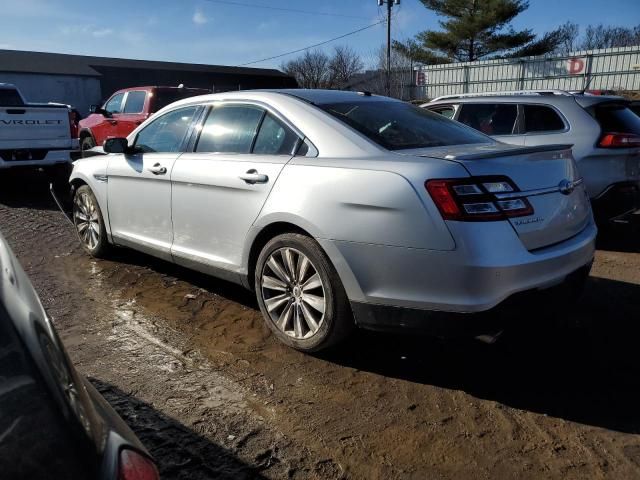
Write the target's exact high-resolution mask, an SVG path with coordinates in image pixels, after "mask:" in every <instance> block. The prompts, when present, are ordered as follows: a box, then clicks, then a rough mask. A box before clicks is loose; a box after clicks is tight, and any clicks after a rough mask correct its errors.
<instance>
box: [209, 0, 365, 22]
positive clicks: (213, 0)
mask: <svg viewBox="0 0 640 480" xmlns="http://www.w3.org/2000/svg"><path fill="white" fill-rule="evenodd" d="M207 1H208V2H211V3H222V4H225V5H236V6H238V7H250V8H264V9H267V10H278V11H281V12H292V13H302V14H305V15H323V16H326V17H343V18H359V19H363V18H365V17H358V16H355V15H344V14H341V13H329V12H312V11H310V10H298V9H296V8H284V7H273V6H271V5H258V4H256V3H244V2H232V1H230V0H207Z"/></svg>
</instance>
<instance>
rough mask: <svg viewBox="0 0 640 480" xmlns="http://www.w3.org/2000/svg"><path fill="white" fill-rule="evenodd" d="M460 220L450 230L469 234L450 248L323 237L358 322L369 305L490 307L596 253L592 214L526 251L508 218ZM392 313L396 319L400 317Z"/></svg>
mask: <svg viewBox="0 0 640 480" xmlns="http://www.w3.org/2000/svg"><path fill="white" fill-rule="evenodd" d="M456 223H457V224H458V225H457V226H456V227H455V228H459V229H461V230H465V232H464V235H461V233H462V232H452V233H454V237H455V238H461V239H471V240H472V241H470V242H468V243H466V244H465V243H462V242H458V245H457V248H456V250H453V251H435V250H423V249H411V248H399V247H389V246H379V245H367V244H358V243H353V242H338V241H333V242H331V241H326V240H324V241H321V242H320V243H321V244H323V242H324V243H326V242H331V243H332V245H330V246H329V247H330V248H326V247H325V250H326V251H328V252H331V250H332V248H331V247H335V248H336V249H337V251H339V253H340V255H341V256H342V259H339V260H338V261H337V262H336V261H335V260H334V265H336V269H337V270H338V273H339V274H340V276H341V278H347V281H346V282H345V281H343V283H344V284H345V289H346V291H347V295H348V296H349V299H350V300H351V302H354V303H355V309H354V310H355V313H356V321H357V323H358V324H365V323H367V322H368V321H369V320H368V319H370V318H379V317H380V314H375V315H373V317H371V316H369V315H368V314H366V313H365V314H364V315H362V314H359V312H362V311H364V309H365V308H364V305H367V306H370V307H371V308H374V307H383V308H382V310H385V309H389V308H391V309H393V308H401V309H414V310H419V311H423V312H424V311H444V312H458V313H471V312H481V311H485V310H489V309H491V308H493V307H495V306H496V305H498V304H499V303H501V302H502V301H503V300H505V299H506V298H508V297H510V296H512V295H514V294H516V293H518V292H524V291H528V290H537V289H546V288H549V287H552V286H555V285H558V284H561V283H563V282H564V281H565V280H566V278H567V277H568V276H569V275H570V274H572V273H573V272H576V271H578V270H580V269H581V268H583V267H585V265H590V264H591V262H592V260H593V256H594V251H595V237H596V233H597V229H596V227H595V224H594V223H593V221H591V222H590V223H589V224H588V226H587V227H586V228H585V229H584V230H582V231H581V232H580V233H579V234H577V235H575V236H574V237H572V238H570V239H568V240H565V241H563V242H561V243H558V244H556V245H552V246H549V247H545V248H541V249H538V250H535V251H527V250H526V249H525V248H524V247H523V245H522V242H520V241H519V239H518V237H517V236H516V235H515V233H514V231H513V229H512V228H511V226H510V225H508V224H507V223H506V222H491V224H489V223H468V222H467V223H463V222H456ZM330 256H331V255H330ZM347 268H348V272H346V271H345V270H346V269H347ZM343 272H344V275H343ZM351 279H355V282H354V281H350V280H351ZM354 284H357V285H354ZM378 311H379V309H378ZM386 311H387V313H390V312H392V311H393V310H386ZM387 318H388V319H389V322H391V323H394V322H396V320H395V319H396V318H397V317H396V316H395V314H391V315H389V316H388V317H387ZM376 323H379V322H376Z"/></svg>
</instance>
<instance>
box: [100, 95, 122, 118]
mask: <svg viewBox="0 0 640 480" xmlns="http://www.w3.org/2000/svg"><path fill="white" fill-rule="evenodd" d="M123 98H124V93H118V94H117V95H114V96H113V97H111V98H110V99H109V101H108V102H107V103H106V104H105V105H104V109H105V110H106V111H107V112H109V113H121V112H122V99H123Z"/></svg>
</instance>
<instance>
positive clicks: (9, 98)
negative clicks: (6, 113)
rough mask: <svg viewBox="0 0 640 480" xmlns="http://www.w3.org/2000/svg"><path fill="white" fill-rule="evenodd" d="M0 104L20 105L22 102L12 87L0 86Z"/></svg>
mask: <svg viewBox="0 0 640 480" xmlns="http://www.w3.org/2000/svg"><path fill="white" fill-rule="evenodd" d="M0 105H2V106H3V107H22V106H24V102H23V101H22V97H20V94H19V93H18V91H17V90H15V89H13V88H0Z"/></svg>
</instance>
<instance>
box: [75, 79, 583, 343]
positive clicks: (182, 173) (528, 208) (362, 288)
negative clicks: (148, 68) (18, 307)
mask: <svg viewBox="0 0 640 480" xmlns="http://www.w3.org/2000/svg"><path fill="white" fill-rule="evenodd" d="M103 149H104V152H105V153H107V155H102V156H95V157H91V158H85V159H82V160H79V161H77V162H76V163H75V165H74V169H73V173H72V175H71V179H70V181H71V184H72V187H73V192H74V193H73V194H74V201H73V221H74V224H75V227H76V229H77V233H78V237H79V239H80V241H81V243H82V246H83V247H84V249H85V250H86V251H87V252H88V253H89V254H90V255H93V256H98V257H101V256H105V255H107V254H108V252H109V250H110V248H111V246H112V245H121V246H126V247H131V248H133V249H136V250H139V251H142V252H146V253H149V254H151V255H155V256H157V257H160V258H163V259H165V260H168V261H170V262H175V263H177V264H180V265H184V266H187V267H190V268H193V269H196V270H200V271H202V272H206V273H209V274H211V275H215V276H217V277H219V278H222V279H226V280H229V281H232V282H236V283H239V284H241V285H244V286H245V287H247V288H250V289H253V290H255V293H256V296H257V299H258V303H259V305H260V309H261V311H262V313H263V315H264V318H265V321H266V323H267V325H268V326H269V328H270V329H271V330H272V331H273V332H274V334H275V335H276V336H277V337H278V338H279V339H280V340H281V341H282V342H284V343H285V344H287V345H290V346H292V347H294V348H297V349H299V350H303V351H317V350H320V349H323V348H326V347H328V346H331V345H333V344H335V343H337V342H338V341H340V340H342V339H344V338H345V337H346V336H347V334H348V333H349V332H350V331H351V330H352V329H353V327H355V326H359V327H364V328H371V329H389V328H391V329H393V328H401V327H418V328H421V327H427V326H428V324H429V318H430V315H429V312H432V311H436V310H440V311H445V312H479V311H484V310H488V309H491V308H492V307H494V306H496V305H498V304H499V303H501V302H502V301H503V300H505V299H507V298H508V297H510V296H512V295H513V294H515V293H517V292H523V291H528V290H540V289H545V288H547V287H551V286H554V285H557V284H561V283H563V282H564V281H565V280H567V279H568V278H572V274H575V273H576V272H581V274H582V275H584V273H586V272H588V270H589V266H590V264H591V262H592V258H593V254H594V239H595V235H596V227H595V226H594V222H593V218H592V214H591V210H590V206H589V201H588V198H587V196H586V194H585V190H584V187H583V184H582V179H581V178H580V177H579V175H578V173H577V171H576V167H575V163H574V161H573V158H572V155H571V151H570V148H569V147H568V146H562V145H560V146H559V145H555V146H545V147H528V148H522V147H515V146H508V145H505V144H502V143H499V142H496V141H494V140H492V139H491V138H489V137H487V136H485V135H483V134H481V133H479V132H477V131H475V130H473V129H471V128H469V127H467V126H464V125H462V124H459V123H457V122H453V121H451V120H449V119H447V118H444V117H443V116H440V115H437V114H434V113H431V112H428V111H425V110H423V109H420V108H418V107H414V106H411V105H409V104H406V103H404V102H400V101H397V100H393V99H390V98H385V97H378V96H374V95H371V94H369V93H366V92H364V93H362V92H361V93H357V92H339V91H323V90H280V91H246V92H230V93H223V94H215V95H208V96H202V97H194V98H189V99H187V100H183V101H180V102H177V103H174V104H172V105H169V106H168V107H166V108H164V109H163V110H162V111H160V112H158V113H157V114H156V115H155V116H154V117H153V118H152V119H149V120H148V121H146V122H145V123H144V124H142V125H141V126H139V127H138V128H137V129H136V130H135V131H134V132H132V133H131V135H129V136H128V137H127V138H126V139H123V138H113V139H109V140H107V141H106V142H105V144H104V147H103Z"/></svg>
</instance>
